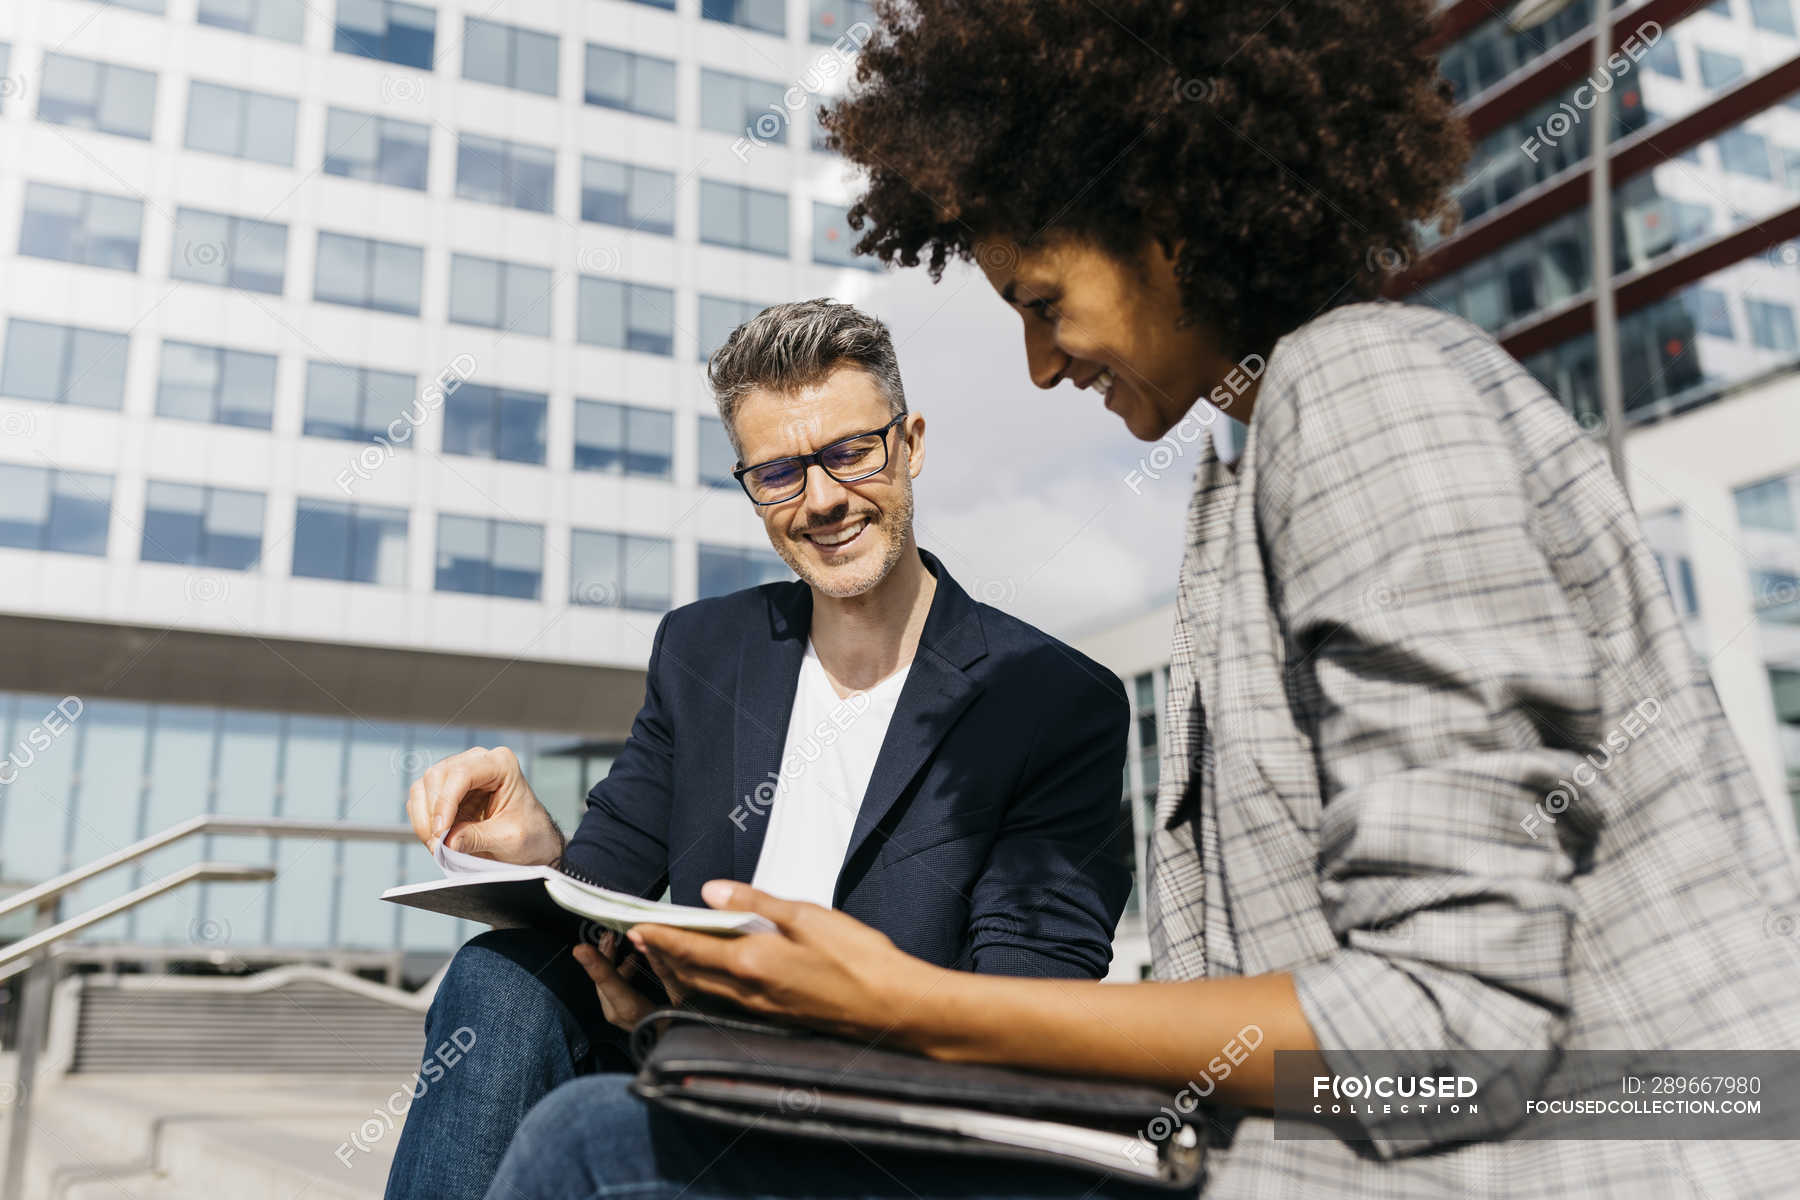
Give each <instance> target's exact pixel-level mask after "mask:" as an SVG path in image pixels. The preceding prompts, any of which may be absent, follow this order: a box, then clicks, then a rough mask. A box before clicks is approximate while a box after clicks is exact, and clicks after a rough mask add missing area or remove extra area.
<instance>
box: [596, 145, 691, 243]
mask: <svg viewBox="0 0 1800 1200" xmlns="http://www.w3.org/2000/svg"><path fill="white" fill-rule="evenodd" d="M581 219H582V220H584V221H592V222H594V223H595V224H596V225H619V226H622V227H624V228H626V229H631V230H635V231H637V232H639V233H664V234H672V233H674V232H675V175H674V173H673V172H670V171H658V170H656V169H654V168H652V167H640V166H636V165H634V164H632V163H622V162H615V161H614V160H612V159H610V158H584V159H582V160H581Z"/></svg>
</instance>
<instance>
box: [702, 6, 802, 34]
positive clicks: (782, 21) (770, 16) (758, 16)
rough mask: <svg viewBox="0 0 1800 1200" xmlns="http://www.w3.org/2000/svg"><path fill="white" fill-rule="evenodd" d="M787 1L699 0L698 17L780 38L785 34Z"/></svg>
mask: <svg viewBox="0 0 1800 1200" xmlns="http://www.w3.org/2000/svg"><path fill="white" fill-rule="evenodd" d="M786 9H787V0H700V16H701V17H702V18H703V19H705V20H708V21H723V22H725V23H726V24H727V25H742V26H743V27H744V28H745V29H755V30H758V31H759V32H762V33H772V34H774V35H775V36H776V37H781V36H782V35H783V34H785V33H787V12H786Z"/></svg>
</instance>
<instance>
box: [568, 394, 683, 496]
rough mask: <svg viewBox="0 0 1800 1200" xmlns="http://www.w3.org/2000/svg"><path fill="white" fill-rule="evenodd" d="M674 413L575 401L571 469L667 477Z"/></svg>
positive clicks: (594, 401)
mask: <svg viewBox="0 0 1800 1200" xmlns="http://www.w3.org/2000/svg"><path fill="white" fill-rule="evenodd" d="M674 447H675V416H674V414H673V413H669V412H665V411H663V410H662V409H660V408H638V407H636V406H635V405H630V404H608V403H605V402H604V401H600V400H577V401H575V469H576V470H577V471H607V472H610V473H612V474H615V475H618V474H624V475H640V476H644V477H646V478H649V479H667V478H669V477H670V474H671V472H670V467H669V464H670V461H671V459H672V456H673V455H674Z"/></svg>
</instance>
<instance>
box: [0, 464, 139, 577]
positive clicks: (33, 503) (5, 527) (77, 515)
mask: <svg viewBox="0 0 1800 1200" xmlns="http://www.w3.org/2000/svg"><path fill="white" fill-rule="evenodd" d="M112 485H113V481H112V476H111V475H94V474H89V473H87V472H84V471H53V470H49V469H48V468H45V467H24V466H15V465H14V464H12V463H0V546H14V547H17V548H19V549H21V550H54V551H56V552H58V553H60V554H91V555H94V556H96V557H104V556H105V554H106V522H107V520H108V518H109V517H110V516H111V515H112Z"/></svg>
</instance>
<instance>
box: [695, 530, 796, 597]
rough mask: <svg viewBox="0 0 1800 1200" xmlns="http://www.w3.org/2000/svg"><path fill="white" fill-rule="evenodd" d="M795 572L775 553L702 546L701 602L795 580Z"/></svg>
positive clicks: (736, 547) (702, 544)
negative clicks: (766, 584) (786, 580)
mask: <svg viewBox="0 0 1800 1200" xmlns="http://www.w3.org/2000/svg"><path fill="white" fill-rule="evenodd" d="M793 577H794V573H793V572H792V571H790V570H788V566H787V564H786V563H784V562H782V561H781V559H780V558H779V557H777V556H776V554H775V553H774V552H773V551H771V550H747V549H744V548H743V547H741V546H709V545H707V544H706V543H705V542H701V543H700V599H702V600H704V599H706V598H707V597H709V596H723V595H725V594H727V593H729V592H737V591H742V590H743V589H744V588H753V587H760V586H761V585H762V584H765V583H779V582H781V581H782V580H784V579H792V578H793Z"/></svg>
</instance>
